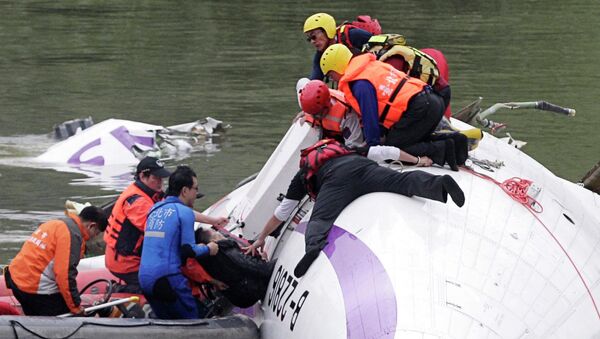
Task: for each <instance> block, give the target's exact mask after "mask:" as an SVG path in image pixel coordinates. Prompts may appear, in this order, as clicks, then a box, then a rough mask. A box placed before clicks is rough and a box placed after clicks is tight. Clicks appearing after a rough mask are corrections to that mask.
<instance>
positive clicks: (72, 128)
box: [35, 117, 224, 166]
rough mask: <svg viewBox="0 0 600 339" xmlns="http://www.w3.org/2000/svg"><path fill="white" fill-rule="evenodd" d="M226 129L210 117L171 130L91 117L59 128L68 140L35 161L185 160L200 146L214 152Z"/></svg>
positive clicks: (59, 134)
mask: <svg viewBox="0 0 600 339" xmlns="http://www.w3.org/2000/svg"><path fill="white" fill-rule="evenodd" d="M223 128H224V126H223V123H222V122H221V121H219V120H216V119H213V118H210V117H207V118H205V119H203V120H197V121H194V122H190V123H186V124H181V125H174V126H168V127H163V126H160V125H151V124H146V123H143V122H137V121H130V120H121V119H108V120H105V121H102V122H100V123H98V124H95V125H92V123H91V118H87V119H77V120H71V121H67V122H65V123H63V124H60V125H57V126H55V135H56V137H58V138H63V137H65V136H68V138H67V139H65V140H63V141H61V142H59V143H57V144H55V145H53V146H52V147H50V148H49V149H48V150H47V151H46V152H45V153H43V154H42V155H40V156H38V157H37V158H35V160H36V161H37V162H42V163H48V164H56V163H59V164H68V165H72V166H79V165H94V166H111V165H135V164H137V162H138V161H139V159H141V158H143V157H144V156H146V155H151V156H156V157H160V158H182V157H185V156H187V155H189V153H191V151H192V149H193V148H194V147H195V146H197V145H199V146H200V147H202V148H204V150H205V151H207V152H211V151H214V147H211V146H213V144H212V137H213V136H215V135H216V134H215V132H216V131H221V130H223ZM69 135H70V136H69Z"/></svg>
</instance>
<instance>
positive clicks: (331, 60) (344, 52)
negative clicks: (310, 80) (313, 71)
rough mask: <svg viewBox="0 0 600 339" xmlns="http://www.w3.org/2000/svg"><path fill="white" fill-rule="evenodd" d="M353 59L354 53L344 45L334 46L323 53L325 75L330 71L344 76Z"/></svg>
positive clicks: (322, 64) (322, 62) (322, 68)
mask: <svg viewBox="0 0 600 339" xmlns="http://www.w3.org/2000/svg"><path fill="white" fill-rule="evenodd" d="M350 59H352V52H350V50H349V49H348V47H346V46H344V45H343V44H333V45H331V46H329V47H327V49H326V50H325V52H323V55H322V56H321V61H320V63H319V64H320V65H321V70H322V71H323V74H327V72H329V71H335V72H337V73H339V74H344V72H346V68H347V67H348V64H349V63H350Z"/></svg>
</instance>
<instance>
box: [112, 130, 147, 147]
mask: <svg viewBox="0 0 600 339" xmlns="http://www.w3.org/2000/svg"><path fill="white" fill-rule="evenodd" d="M110 134H112V135H113V136H114V137H115V138H116V139H117V140H119V142H120V143H122V144H123V146H125V147H126V148H127V149H128V150H130V151H131V147H133V146H134V145H135V144H140V145H144V146H148V147H152V146H154V138H152V137H141V136H136V135H131V134H129V131H128V130H127V128H125V126H121V127H118V128H116V129H114V130H113V131H112V132H110Z"/></svg>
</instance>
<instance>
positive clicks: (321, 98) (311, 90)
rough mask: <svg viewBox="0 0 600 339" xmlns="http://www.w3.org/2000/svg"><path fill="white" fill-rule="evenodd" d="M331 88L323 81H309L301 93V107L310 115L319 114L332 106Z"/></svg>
mask: <svg viewBox="0 0 600 339" xmlns="http://www.w3.org/2000/svg"><path fill="white" fill-rule="evenodd" d="M330 100H331V94H329V88H328V87H327V85H326V84H325V83H324V82H323V81H321V80H311V81H309V82H308V83H307V84H306V85H305V86H304V88H303V89H302V91H301V92H300V107H302V110H303V111H304V112H306V113H308V114H313V115H314V114H319V113H322V112H323V109H325V108H327V107H329V106H331V101H330Z"/></svg>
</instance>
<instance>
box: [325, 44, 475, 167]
mask: <svg viewBox="0 0 600 339" xmlns="http://www.w3.org/2000/svg"><path fill="white" fill-rule="evenodd" d="M320 66H321V69H322V71H323V73H325V74H326V75H327V76H329V77H331V78H332V79H333V80H334V81H337V82H338V85H339V89H340V90H341V92H343V93H344V97H345V100H346V102H347V104H349V105H350V106H351V107H352V108H353V109H354V110H355V111H356V112H357V113H358V114H359V116H360V118H361V125H362V128H363V132H364V138H365V141H366V143H367V144H368V145H369V146H376V145H379V144H381V143H382V139H381V137H382V136H384V137H385V138H384V140H383V143H384V144H385V145H389V146H396V147H398V148H400V149H403V150H405V151H406V152H408V153H410V154H413V155H418V156H422V155H425V156H428V157H430V158H431V159H432V160H433V162H434V163H436V164H444V163H447V164H448V165H449V166H450V168H451V169H452V170H453V171H458V165H463V164H464V162H465V161H466V160H467V157H468V140H467V137H466V136H464V135H463V134H461V133H453V134H451V135H448V137H447V138H444V139H443V142H442V143H435V142H433V140H431V138H432V137H431V135H432V132H433V131H434V130H435V128H436V127H437V126H438V124H439V122H440V121H441V119H442V116H443V113H444V109H445V106H444V101H443V100H442V98H441V97H440V96H439V95H438V94H436V93H435V92H433V91H432V89H431V86H429V85H428V84H427V83H425V82H423V81H421V80H420V79H417V78H413V77H410V76H408V75H406V74H405V73H403V72H401V71H399V70H397V69H395V68H394V67H392V66H391V65H389V64H386V63H383V62H381V61H378V60H376V57H375V56H374V55H373V54H369V53H367V54H362V55H358V56H355V57H353V55H352V52H350V50H349V49H348V48H347V47H346V46H344V45H342V44H334V45H331V46H329V47H328V48H327V50H325V52H324V53H323V56H322V57H321V64H320ZM442 145H443V147H441V146H442Z"/></svg>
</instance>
